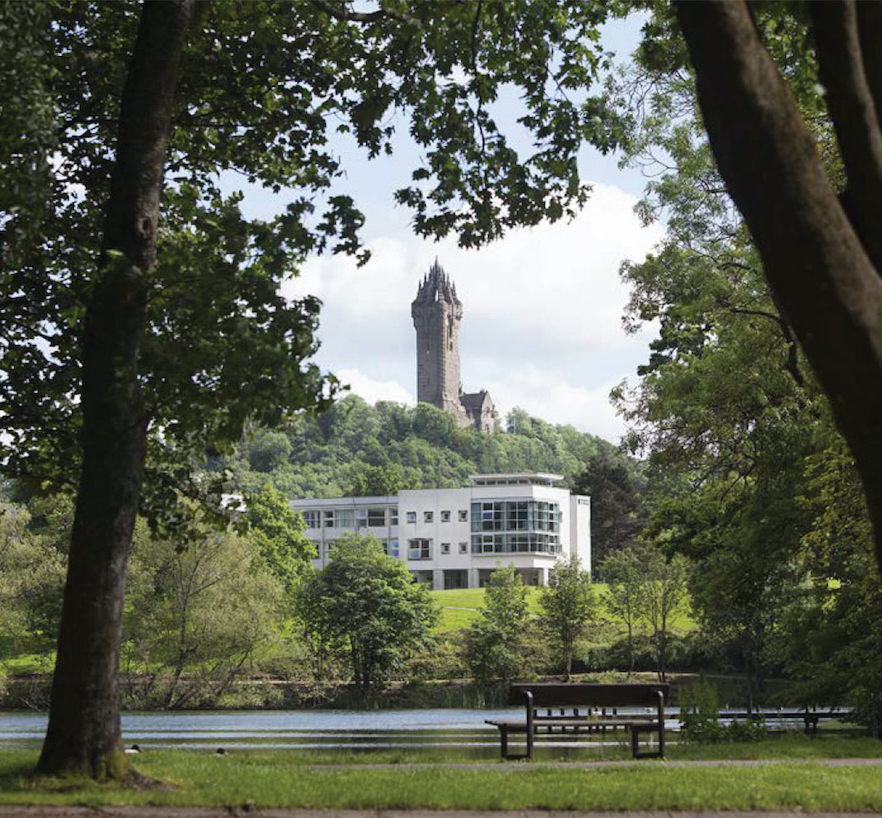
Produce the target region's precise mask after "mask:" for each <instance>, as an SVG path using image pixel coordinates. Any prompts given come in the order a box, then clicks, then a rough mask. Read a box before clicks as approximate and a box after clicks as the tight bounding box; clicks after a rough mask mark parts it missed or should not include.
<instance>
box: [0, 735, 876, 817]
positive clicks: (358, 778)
mask: <svg viewBox="0 0 882 818" xmlns="http://www.w3.org/2000/svg"><path fill="white" fill-rule="evenodd" d="M669 755H670V763H665V762H657V761H642V762H636V763H627V764H625V765H613V764H610V765H608V766H607V765H604V764H602V763H601V764H600V765H595V766H593V767H585V766H582V765H579V764H570V765H549V764H543V763H532V764H523V763H512V762H508V763H504V762H497V763H491V764H486V765H482V766H481V767H475V768H474V769H472V768H470V767H469V766H468V765H465V766H459V767H451V766H446V765H444V764H439V763H432V761H433V760H432V758H431V756H425V755H422V754H419V753H417V754H414V753H413V752H412V751H411V752H408V753H402V752H400V751H399V752H398V753H396V754H374V753H365V754H362V755H360V756H356V754H354V753H352V752H349V753H342V752H341V753H332V752H327V751H325V752H321V753H319V754H316V753H309V752H305V751H284V750H279V751H259V752H247V751H242V752H240V753H230V754H228V755H225V756H217V755H215V754H214V753H211V752H199V751H189V750H156V751H148V752H146V753H144V754H142V755H140V756H137V757H136V768H137V770H138V771H139V772H141V773H142V774H144V775H146V776H148V777H150V778H153V779H158V780H161V781H165V782H170V783H173V784H175V785H176V786H177V787H178V788H177V789H173V790H160V789H147V790H129V789H122V788H119V787H116V786H112V785H99V784H95V783H92V782H85V781H82V780H73V779H63V780H57V779H56V780H42V781H34V780H32V779H30V778H29V777H28V774H29V771H30V770H31V769H32V767H33V764H34V763H35V761H36V754H34V753H30V752H27V753H25V752H0V804H74V805H81V806H100V805H122V804H141V805H146V804H157V805H159V804H162V805H178V806H187V805H189V806H214V807H226V808H228V809H231V810H234V809H241V808H244V809H246V810H248V809H250V808H258V809H259V808H273V807H305V808H337V809H339V808H361V809H393V808H397V809H408V808H419V807H425V808H437V809H482V810H494V809H512V810H515V809H517V810H521V809H559V810H572V809H579V810H585V809H614V810H648V809H662V810H735V809H738V810H775V809H798V808H801V809H804V810H807V811H820V810H824V811H837V810H840V811H855V812H856V811H879V810H882V784H880V780H882V768H880V767H879V766H878V765H867V764H848V763H847V761H846V763H844V764H840V765H837V766H835V767H834V766H830V765H827V764H823V763H821V762H820V761H819V760H816V759H820V758H827V757H829V758H840V759H849V758H869V757H875V758H879V757H880V755H882V743H880V742H878V741H875V742H874V741H872V740H870V739H861V738H857V739H846V738H843V737H837V736H831V737H829V738H828V737H826V736H821V737H818V738H815V739H809V738H805V737H803V736H801V735H798V736H792V737H785V738H783V739H782V738H778V739H769V740H767V741H762V742H757V743H754V744H745V745H718V746H715V747H710V748H701V747H684V748H680V747H676V746H674V747H671V751H670V754H669ZM690 758H692V759H698V760H703V761H705V762H707V761H709V760H716V759H738V758H755V759H768V763H765V764H760V765H754V766H750V767H744V766H731V765H725V764H720V765H710V766H704V765H702V766H694V765H685V766H681V765H678V763H677V761H678V760H680V761H681V763H682V762H684V761H685V760H686V759H690ZM426 760H429V761H430V763H417V764H414V762H420V761H423V762H425V761H426ZM449 760H457V759H456V758H455V757H453V758H450V759H449ZM460 760H462V761H465V760H466V759H465V758H463V759H460ZM359 762H372V763H384V764H387V765H388V766H384V767H371V768H369V769H365V767H364V764H363V763H359ZM321 765H326V766H321Z"/></svg>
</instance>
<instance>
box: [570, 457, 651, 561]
mask: <svg viewBox="0 0 882 818" xmlns="http://www.w3.org/2000/svg"><path fill="white" fill-rule="evenodd" d="M635 470H636V469H635V464H634V463H633V462H632V463H628V462H627V461H626V460H625V458H624V457H622V456H621V455H618V456H616V455H612V454H611V453H609V452H602V453H600V452H599V453H598V454H596V455H594V456H593V457H592V458H591V459H590V460H589V461H588V462H587V463H586V464H585V468H584V470H583V471H582V472H581V473H580V474H579V475H577V476H576V478H575V480H574V481H573V493H574V494H587V495H589V496H590V497H591V556H592V561H593V562H594V564H595V565H597V566H598V568H599V570H600V572H602V571H603V564H604V560H605V559H606V558H607V557H608V556H609V555H610V554H612V553H613V552H615V551H618V550H620V549H622V548H624V547H625V546H626V545H628V543H630V542H631V541H632V540H633V539H634V537H636V536H637V534H639V533H640V530H641V529H642V528H643V526H644V524H645V523H646V516H647V515H646V507H645V505H644V500H643V495H642V491H641V485H640V483H639V482H638V478H637V475H636V474H635Z"/></svg>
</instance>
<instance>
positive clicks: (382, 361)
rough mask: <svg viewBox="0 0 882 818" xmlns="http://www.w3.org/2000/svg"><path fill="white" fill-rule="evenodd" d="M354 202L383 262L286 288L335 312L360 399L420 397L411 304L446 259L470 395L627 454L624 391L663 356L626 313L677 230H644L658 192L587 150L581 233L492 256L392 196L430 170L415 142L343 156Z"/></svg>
mask: <svg viewBox="0 0 882 818" xmlns="http://www.w3.org/2000/svg"><path fill="white" fill-rule="evenodd" d="M638 33H639V21H635V20H628V21H624V22H619V23H614V24H612V25H611V26H609V27H608V29H607V30H606V31H605V32H604V43H605V44H609V45H608V47H611V48H613V49H614V50H615V51H616V53H617V54H619V55H621V54H626V53H628V52H629V51H630V50H631V49H632V48H633V47H634V46H635V45H636V42H637V37H638ZM340 152H341V155H342V158H343V160H344V166H346V167H347V178H346V180H345V188H346V190H345V192H349V193H351V195H353V197H354V198H355V200H356V203H357V204H358V205H359V206H360V207H361V208H362V210H363V212H364V213H365V216H366V224H365V227H364V229H363V231H362V237H363V239H364V241H365V244H366V245H367V247H369V248H370V250H371V252H372V257H371V260H370V261H369V262H368V263H367V264H366V265H365V266H363V267H360V268H359V267H358V266H357V265H356V262H355V260H354V259H353V258H349V257H346V256H340V255H338V256H320V257H314V258H310V259H308V260H307V261H306V262H305V264H304V265H303V267H302V270H301V274H300V276H299V277H298V278H296V279H292V280H291V281H288V282H286V283H285V285H283V292H284V293H285V294H286V295H287V296H289V297H292V298H297V297H301V296H303V295H305V294H311V295H315V296H318V297H319V298H320V299H321V300H322V302H323V306H322V310H321V317H320V325H319V330H318V339H319V341H320V342H321V347H320V349H319V351H318V353H317V355H316V357H315V362H316V363H317V364H318V365H319V366H320V367H321V368H322V369H323V370H326V371H330V372H333V373H334V374H335V375H336V376H337V377H338V378H339V379H340V380H341V381H342V382H343V383H346V384H348V385H349V386H350V388H351V391H352V392H354V393H356V394H359V395H361V396H362V397H363V398H365V400H367V401H368V402H370V403H373V402H375V401H378V400H393V401H398V402H401V403H405V404H409V405H413V404H414V403H415V399H416V332H415V330H414V327H413V322H412V319H411V315H410V304H411V301H412V300H413V299H414V297H415V296H416V291H417V286H418V284H419V282H420V280H421V279H422V277H423V276H424V275H425V274H426V272H428V269H429V267H430V266H431V264H432V263H433V262H434V260H435V259H436V258H437V259H438V261H439V263H440V264H441V266H442V267H443V268H444V269H445V270H446V271H447V273H448V274H449V275H450V277H451V278H452V279H453V281H454V283H455V284H456V289H457V294H458V296H459V298H460V300H461V301H462V302H463V319H462V323H461V325H460V336H459V337H460V361H461V379H462V385H463V390H464V391H466V392H477V391H478V390H480V389H487V390H488V391H489V392H490V395H491V397H492V399H493V401H494V403H495V404H496V407H497V410H498V411H499V414H500V417H501V418H502V419H504V417H505V414H506V413H507V412H508V411H510V410H511V409H513V408H515V407H520V408H521V409H524V410H525V411H526V412H528V413H529V414H531V415H533V416H536V417H540V418H542V419H543V420H546V421H549V422H552V423H567V424H572V425H573V426H575V427H576V428H578V429H580V430H582V431H585V432H590V433H592V434H595V435H599V436H600V437H603V438H606V439H607V440H609V441H611V442H613V443H617V442H618V440H619V438H620V436H621V435H622V434H623V433H624V431H625V424H624V422H623V421H622V420H621V418H619V417H618V416H617V415H616V412H615V410H614V408H613V407H612V405H611V404H610V401H609V392H610V390H611V389H612V388H613V387H614V386H616V385H618V384H619V383H621V382H622V381H623V380H624V379H630V380H631V381H632V382H633V381H634V380H635V378H636V368H637V366H638V365H640V364H641V363H645V361H646V360H647V359H648V357H649V352H648V344H649V342H650V340H651V339H652V338H653V337H654V328H652V327H650V328H648V329H647V330H645V331H643V332H641V333H639V334H637V335H628V334H626V333H625V331H624V329H623V328H622V320H621V319H622V314H623V310H624V306H625V304H626V302H627V300H628V291H627V288H626V287H625V286H624V285H623V284H622V283H621V281H620V280H619V276H618V270H619V266H620V265H621V263H622V262H623V261H624V260H626V259H629V260H631V261H639V260H641V259H642V258H643V257H644V256H645V255H646V253H647V252H648V251H650V250H651V249H652V247H653V246H654V245H655V244H656V243H657V242H658V241H660V239H661V238H662V235H663V227H662V226H660V225H658V224H655V225H652V226H650V227H643V226H642V225H641V224H640V222H639V220H638V218H637V217H636V215H635V214H634V212H633V208H634V205H635V204H636V202H637V200H638V198H639V196H640V193H641V191H642V189H643V187H644V185H645V183H646V181H647V180H646V179H645V178H643V177H641V176H640V174H639V173H638V172H637V171H634V170H620V169H619V168H618V166H617V162H618V157H617V156H606V157H604V156H601V155H600V154H599V153H598V152H596V151H593V150H588V149H586V150H584V151H583V153H582V154H581V155H580V157H579V162H580V172H581V175H582V177H583V179H585V180H587V181H590V182H592V183H593V191H592V194H591V197H590V199H589V202H588V204H587V206H586V207H585V208H584V209H583V210H582V211H581V213H580V214H579V215H578V216H577V217H576V218H575V219H574V220H573V221H570V222H566V221H560V222H558V223H556V224H554V225H548V224H543V225H539V226H536V227H533V228H523V229H519V230H512V231H510V232H509V233H508V234H507V235H506V236H505V237H503V238H502V239H500V240H498V241H496V242H494V243H493V244H491V245H488V246H486V247H484V248H481V249H478V250H474V249H472V250H463V249H461V248H459V247H457V246H456V241H455V238H451V239H446V240H443V241H440V242H432V241H428V240H425V239H420V238H418V237H416V236H415V235H413V233H412V231H411V229H410V220H411V214H410V212H409V211H408V210H406V209H405V208H402V207H399V206H396V205H395V204H394V201H393V198H392V193H393V191H394V190H395V188H396V187H400V186H403V185H404V184H405V183H406V182H407V181H408V173H409V171H410V170H411V169H412V168H413V167H415V166H416V159H417V158H418V157H417V156H416V154H415V152H414V149H413V148H412V147H411V146H410V145H408V144H405V143H404V142H402V143H401V144H399V146H398V150H396V155H395V156H393V157H392V158H386V157H383V158H381V159H378V160H375V161H373V162H368V161H367V160H366V159H364V157H363V156H361V155H360V154H358V153H356V152H355V150H353V149H352V148H351V147H349V146H347V145H345V144H341V145H340ZM245 192H246V199H245V203H244V204H245V209H246V212H247V213H249V215H252V216H257V217H269V216H271V215H272V214H273V212H274V211H276V210H277V209H279V208H280V207H281V206H282V205H283V204H284V202H285V201H286V200H287V199H286V196H285V194H284V193H283V194H282V195H281V196H272V195H270V194H268V193H266V192H264V191H261V190H258V189H254V188H252V189H246V191H245Z"/></svg>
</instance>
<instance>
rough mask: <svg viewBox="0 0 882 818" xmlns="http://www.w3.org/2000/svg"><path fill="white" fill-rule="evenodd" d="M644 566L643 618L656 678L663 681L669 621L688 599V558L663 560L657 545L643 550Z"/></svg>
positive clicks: (679, 555)
mask: <svg viewBox="0 0 882 818" xmlns="http://www.w3.org/2000/svg"><path fill="white" fill-rule="evenodd" d="M643 556H644V558H645V559H646V565H645V567H644V573H643V591H642V594H641V597H642V601H643V604H644V610H643V618H644V619H645V620H646V622H647V624H648V625H649V626H650V628H651V632H652V641H653V643H654V645H655V651H656V657H657V670H658V677H659V679H660V680H661V681H664V680H665V678H666V673H667V655H668V634H669V630H668V629H669V627H670V622H671V620H672V619H673V618H674V616H676V614H677V612H678V611H679V610H680V609H681V608H682V607H683V606H684V605H685V604H686V603H687V602H688V596H687V593H686V583H687V580H688V578H689V561H688V559H687V558H686V557H684V556H683V555H682V554H675V555H674V556H673V557H671V558H669V559H666V558H665V556H664V554H662V552H661V551H660V550H658V549H657V548H653V547H651V546H650V547H647V548H646V549H645V550H644V551H643Z"/></svg>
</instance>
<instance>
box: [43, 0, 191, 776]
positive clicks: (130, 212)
mask: <svg viewBox="0 0 882 818" xmlns="http://www.w3.org/2000/svg"><path fill="white" fill-rule="evenodd" d="M193 5H194V0H175V2H162V1H161V0H159V1H157V0H148V2H146V3H145V4H144V7H143V11H142V14H141V21H140V25H139V29H138V36H137V41H136V44H135V49H134V53H133V56H132V61H131V65H130V67H129V72H128V76H127V79H126V85H125V88H124V91H123V98H122V107H121V111H120V122H119V131H118V141H117V156H116V163H115V166H114V171H113V178H112V181H111V192H110V198H109V200H108V204H107V215H106V221H105V228H104V230H105V232H104V242H103V248H102V249H103V253H102V263H103V264H104V269H103V270H102V271H99V273H98V275H97V277H96V285H95V289H94V293H93V296H92V299H91V302H90V304H89V307H88V310H87V314H86V322H85V335H84V339H83V391H82V411H83V467H82V474H81V476H80V485H79V491H78V494H77V503H76V514H75V518H74V526H73V535H72V540H71V548H70V562H69V567H68V576H67V585H66V587H65V594H64V604H63V608H62V615H61V628H60V633H59V639H58V658H57V660H56V664H55V676H54V680H53V684H52V699H51V706H50V712H49V727H48V731H47V733H46V741H45V743H44V745H43V753H42V756H41V757H40V761H39V765H38V771H39V772H42V773H60V772H80V773H85V774H87V775H92V776H95V777H106V776H113V777H118V776H120V775H122V774H123V773H124V772H125V770H126V765H125V764H124V762H123V756H121V755H120V752H119V751H120V750H121V746H120V743H121V740H120V721H119V689H118V671H119V651H120V638H121V631H122V612H123V598H124V592H125V578H126V561H127V558H128V551H129V545H130V543H131V538H132V530H133V527H134V523H135V515H136V513H137V510H138V505H139V501H140V496H141V484H142V480H143V475H144V459H145V441H146V434H147V424H148V421H149V418H148V416H147V412H146V410H145V407H144V405H143V401H142V397H141V394H140V388H139V382H138V353H139V346H140V342H141V338H142V335H143V332H144V326H145V321H146V309H147V296H148V290H149V283H148V280H147V277H148V274H149V270H150V269H151V268H152V267H153V266H154V263H155V260H156V231H157V224H158V219H159V198H160V193H161V190H162V167H163V161H164V156H165V148H166V142H167V138H168V132H169V123H170V120H171V108H172V100H173V97H174V86H175V78H176V75H177V66H178V61H179V57H180V54H181V51H182V49H183V44H184V37H185V32H186V29H187V26H188V24H189V22H190V19H191V17H192V14H193Z"/></svg>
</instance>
